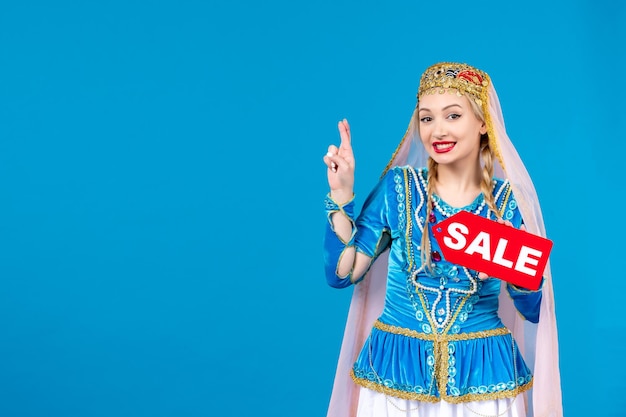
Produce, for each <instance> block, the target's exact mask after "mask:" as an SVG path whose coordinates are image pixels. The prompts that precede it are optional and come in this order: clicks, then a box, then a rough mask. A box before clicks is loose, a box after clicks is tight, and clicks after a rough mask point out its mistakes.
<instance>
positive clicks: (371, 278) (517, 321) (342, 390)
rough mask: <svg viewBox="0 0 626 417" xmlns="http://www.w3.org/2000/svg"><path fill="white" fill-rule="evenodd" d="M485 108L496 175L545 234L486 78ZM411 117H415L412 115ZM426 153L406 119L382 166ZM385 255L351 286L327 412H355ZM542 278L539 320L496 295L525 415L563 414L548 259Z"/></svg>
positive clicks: (420, 160)
mask: <svg viewBox="0 0 626 417" xmlns="http://www.w3.org/2000/svg"><path fill="white" fill-rule="evenodd" d="M483 110H486V113H487V114H486V115H485V117H486V118H487V119H488V125H489V124H490V126H489V128H490V129H489V134H490V137H491V136H492V135H493V136H495V141H496V143H497V149H498V152H497V153H498V158H497V159H498V161H496V162H495V175H496V176H497V177H499V178H508V179H509V181H510V182H511V185H512V187H513V193H514V195H515V198H516V200H517V202H518V205H519V207H520V210H521V212H522V216H523V218H524V223H525V225H526V229H527V231H528V232H530V233H533V234H537V235H540V236H544V237H546V230H545V227H544V224H543V217H542V214H541V207H540V205H539V200H538V197H537V193H536V191H535V187H534V185H533V183H532V180H531V179H530V176H529V174H528V172H527V170H526V168H525V167H524V164H523V162H522V160H521V159H520V157H519V155H518V153H517V151H516V150H515V147H514V146H513V144H512V142H511V140H510V139H509V137H508V135H507V134H506V129H505V126H504V118H503V116H502V111H501V108H500V101H499V100H498V96H497V94H496V90H495V88H494V87H493V84H492V83H490V84H489V87H488V99H487V103H483ZM489 119H490V121H489ZM411 120H412V121H413V120H414V118H412V119H411ZM427 157H428V155H427V154H426V152H425V150H424V147H423V146H422V144H421V141H420V139H419V135H418V132H417V129H416V128H415V126H414V123H410V124H409V128H408V129H407V131H406V133H405V135H404V137H403V138H402V141H401V142H400V145H398V148H397V149H396V151H395V153H394V155H393V157H392V159H391V161H390V162H389V164H388V165H387V167H386V168H385V171H384V172H386V171H387V170H388V169H390V168H392V167H394V166H404V165H411V166H414V167H422V166H426V160H427ZM387 257H388V251H386V252H385V253H383V254H381V255H380V257H379V258H378V259H377V260H376V262H374V264H373V265H372V268H371V269H370V271H369V272H368V274H367V276H366V277H365V279H364V280H363V281H362V282H361V283H359V284H358V285H356V286H355V287H354V292H353V294H352V300H351V303H350V310H349V312H348V319H347V323H346V327H345V331H344V336H343V341H342V344H341V351H340V354H339V360H338V364H337V371H336V374H335V381H334V384H333V390H332V395H331V399H330V404H329V408H328V414H327V417H354V416H356V408H357V404H358V397H359V387H358V386H357V385H356V384H355V383H354V382H353V381H352V379H351V378H350V374H349V373H350V369H351V368H352V365H353V363H354V361H355V359H356V357H357V355H358V354H359V351H360V349H361V348H362V346H363V344H364V343H365V340H366V338H367V336H368V335H369V332H370V331H371V329H372V325H373V323H374V321H375V320H376V319H377V318H378V316H379V315H380V314H381V312H382V309H383V304H384V298H385V285H386V277H387ZM544 278H545V281H544V284H543V297H542V301H541V313H540V319H539V323H538V324H532V323H529V322H527V321H525V320H524V319H523V318H522V317H521V315H520V314H518V313H517V312H516V310H515V308H514V306H513V302H512V300H511V298H510V297H509V295H508V293H507V292H506V290H505V289H504V288H503V289H502V291H501V295H500V310H499V313H500V316H501V317H502V319H503V321H504V324H505V325H506V326H507V327H508V328H509V329H510V330H511V332H512V333H513V335H514V337H515V340H516V341H517V342H518V344H519V348H520V350H521V352H522V354H523V356H524V359H525V360H526V363H527V364H528V366H529V367H530V368H531V370H532V371H533V374H534V383H533V388H532V390H531V391H530V395H528V396H527V401H528V403H527V410H528V415H529V416H533V417H562V416H563V406H562V400H561V377H560V373H559V355H558V339H557V328H556V315H555V306H554V294H553V289H552V276H551V272H550V265H549V263H548V265H547V266H546V269H545V272H544ZM503 285H504V284H503Z"/></svg>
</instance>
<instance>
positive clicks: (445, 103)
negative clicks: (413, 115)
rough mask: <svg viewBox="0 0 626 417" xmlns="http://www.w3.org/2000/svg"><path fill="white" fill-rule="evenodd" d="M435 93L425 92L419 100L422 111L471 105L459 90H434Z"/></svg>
mask: <svg viewBox="0 0 626 417" xmlns="http://www.w3.org/2000/svg"><path fill="white" fill-rule="evenodd" d="M432 90H435V91H432V92H430V91H428V92H425V93H424V94H423V95H422V96H421V97H420V99H419V102H418V108H419V109H420V110H423V109H428V110H438V109H443V108H446V107H449V106H452V105H458V106H460V107H469V105H470V103H469V100H468V99H467V97H465V95H463V94H461V93H459V91H458V90H456V89H453V88H447V89H441V88H437V89H432Z"/></svg>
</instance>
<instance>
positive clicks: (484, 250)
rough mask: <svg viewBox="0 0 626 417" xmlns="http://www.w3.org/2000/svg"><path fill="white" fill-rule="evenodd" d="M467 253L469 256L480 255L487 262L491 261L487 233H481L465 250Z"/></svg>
mask: <svg viewBox="0 0 626 417" xmlns="http://www.w3.org/2000/svg"><path fill="white" fill-rule="evenodd" d="M465 253H467V254H468V255H473V254H474V253H480V254H481V255H482V256H483V259H484V260H485V261H489V260H490V259H491V257H490V253H489V235H488V234H487V233H485V232H480V233H479V234H478V236H476V238H475V239H474V240H473V241H472V243H470V245H469V246H468V247H467V249H465Z"/></svg>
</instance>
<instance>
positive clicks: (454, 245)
mask: <svg viewBox="0 0 626 417" xmlns="http://www.w3.org/2000/svg"><path fill="white" fill-rule="evenodd" d="M448 233H449V234H450V237H449V236H446V237H444V238H443V243H445V245H446V246H447V247H449V248H450V249H454V250H459V249H463V248H464V247H465V244H466V243H467V241H466V240H465V236H463V235H466V234H468V233H469V229H468V228H467V226H465V225H464V224H461V223H450V224H449V225H448ZM453 239H456V240H453Z"/></svg>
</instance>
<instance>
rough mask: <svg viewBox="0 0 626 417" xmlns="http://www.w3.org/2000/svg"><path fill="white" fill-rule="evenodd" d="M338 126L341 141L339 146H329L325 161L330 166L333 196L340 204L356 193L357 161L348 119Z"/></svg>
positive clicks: (331, 192)
mask: <svg viewBox="0 0 626 417" xmlns="http://www.w3.org/2000/svg"><path fill="white" fill-rule="evenodd" d="M337 127H338V129H339V136H340V137H341V143H340V145H339V148H337V147H336V146H335V145H330V146H329V147H328V153H327V154H326V155H325V156H324V163H325V164H326V166H327V168H328V169H327V172H326V174H327V176H328V185H329V186H330V194H331V197H332V199H333V200H335V201H336V202H337V203H338V204H342V203H345V202H347V201H349V200H351V199H352V196H353V195H354V162H355V161H354V154H353V153H352V143H351V142H352V138H351V135H350V125H349V124H348V121H347V120H346V119H343V120H342V121H340V122H339V124H338V126H337Z"/></svg>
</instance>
